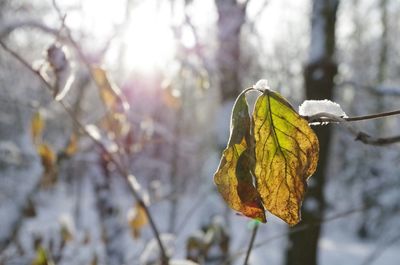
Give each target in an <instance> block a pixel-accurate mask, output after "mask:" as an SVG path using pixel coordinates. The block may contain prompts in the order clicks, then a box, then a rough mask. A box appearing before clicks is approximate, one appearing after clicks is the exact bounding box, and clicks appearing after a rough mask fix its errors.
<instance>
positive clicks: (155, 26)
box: [123, 5, 175, 72]
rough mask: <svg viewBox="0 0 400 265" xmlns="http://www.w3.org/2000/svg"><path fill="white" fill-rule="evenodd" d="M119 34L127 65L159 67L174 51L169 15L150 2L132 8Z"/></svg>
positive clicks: (168, 59)
mask: <svg viewBox="0 0 400 265" xmlns="http://www.w3.org/2000/svg"><path fill="white" fill-rule="evenodd" d="M123 38H124V39H123V41H124V45H125V58H124V65H125V66H126V67H127V68H128V69H133V70H139V71H144V72H148V71H152V70H154V69H158V68H163V67H165V66H166V64H167V63H168V62H169V61H170V60H171V59H172V58H173V56H174V53H175V41H174V36H173V33H172V30H171V27H170V22H169V15H168V13H167V12H166V11H165V10H161V9H159V10H156V9H155V8H154V7H152V5H143V6H141V8H140V9H138V10H136V12H135V13H134V14H133V16H132V20H131V22H130V25H129V27H128V29H127V30H126V33H125V36H124V37H123Z"/></svg>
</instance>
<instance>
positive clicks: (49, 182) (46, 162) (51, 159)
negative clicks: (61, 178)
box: [36, 143, 57, 188]
mask: <svg viewBox="0 0 400 265" xmlns="http://www.w3.org/2000/svg"><path fill="white" fill-rule="evenodd" d="M36 149H37V153H38V154H39V156H40V159H41V162H42V166H43V168H44V174H43V176H42V180H41V185H42V187H45V188H48V187H51V186H53V185H54V184H55V183H56V181H57V167H56V155H55V154H54V152H53V150H52V149H51V148H50V146H48V145H47V144H45V143H43V144H39V145H38V146H37V147H36Z"/></svg>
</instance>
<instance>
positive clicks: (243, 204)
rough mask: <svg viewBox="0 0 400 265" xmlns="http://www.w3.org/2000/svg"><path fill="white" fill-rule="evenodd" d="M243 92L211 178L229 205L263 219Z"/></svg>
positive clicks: (262, 220)
mask: <svg viewBox="0 0 400 265" xmlns="http://www.w3.org/2000/svg"><path fill="white" fill-rule="evenodd" d="M252 137H253V136H252V133H251V119H250V116H249V109H248V106H247V101H246V96H245V94H242V95H241V96H239V97H238V99H237V100H236V102H235V105H234V107H233V111H232V117H231V135H230V138H229V142H228V146H227V147H226V149H225V150H224V152H223V154H222V158H221V162H220V164H219V167H218V170H217V172H216V173H215V175H214V182H215V184H216V185H217V188H218V191H219V192H220V194H221V195H222V197H223V198H224V200H225V201H226V203H227V204H228V205H229V207H231V208H232V209H234V210H236V211H238V212H240V213H242V214H244V215H245V216H247V217H250V218H253V219H257V220H259V221H261V222H266V218H265V212H264V208H263V206H262V204H261V198H260V195H259V193H258V191H257V189H256V187H255V186H254V185H253V171H254V163H255V160H254V147H253V145H254V141H253V138H252Z"/></svg>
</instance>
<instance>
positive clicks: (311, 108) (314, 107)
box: [299, 99, 347, 118]
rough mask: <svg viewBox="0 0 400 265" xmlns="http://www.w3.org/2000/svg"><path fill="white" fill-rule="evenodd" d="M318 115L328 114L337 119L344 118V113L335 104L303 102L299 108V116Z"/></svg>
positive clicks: (323, 101)
mask: <svg viewBox="0 0 400 265" xmlns="http://www.w3.org/2000/svg"><path fill="white" fill-rule="evenodd" d="M319 113H329V114H332V115H335V116H338V117H342V118H346V117H347V115H346V113H345V112H344V111H343V110H342V108H341V107H340V105H339V104H337V103H336V102H333V101H330V100H327V99H324V100H305V101H304V102H303V104H301V105H300V107H299V114H300V115H301V116H313V115H316V114H319Z"/></svg>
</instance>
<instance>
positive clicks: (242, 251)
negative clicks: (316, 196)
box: [223, 206, 373, 265]
mask: <svg viewBox="0 0 400 265" xmlns="http://www.w3.org/2000/svg"><path fill="white" fill-rule="evenodd" d="M372 207H373V206H368V207H366V206H364V207H361V208H355V209H351V210H347V211H344V212H341V213H338V214H336V215H333V216H331V217H327V218H323V219H321V220H319V221H317V222H314V223H309V224H303V225H298V226H296V227H294V228H293V229H291V230H289V231H287V232H285V233H281V234H277V235H274V236H271V237H269V238H266V239H264V240H262V241H259V242H256V243H254V245H253V247H252V248H253V249H255V248H260V247H262V246H265V245H267V244H269V243H271V242H272V241H273V240H276V239H281V238H285V237H287V236H288V235H291V234H296V233H299V232H301V231H304V230H308V229H311V228H313V227H317V226H321V225H323V224H326V223H329V222H332V221H335V220H338V219H340V218H343V217H347V216H348V215H351V214H354V213H359V212H363V211H366V210H368V209H370V208H372ZM246 253H247V250H245V249H240V250H238V251H237V252H236V253H234V254H233V255H231V256H230V257H228V258H227V259H226V260H225V261H224V262H223V264H224V265H227V264H230V261H232V260H234V259H236V258H238V257H240V256H241V255H244V254H246Z"/></svg>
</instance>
